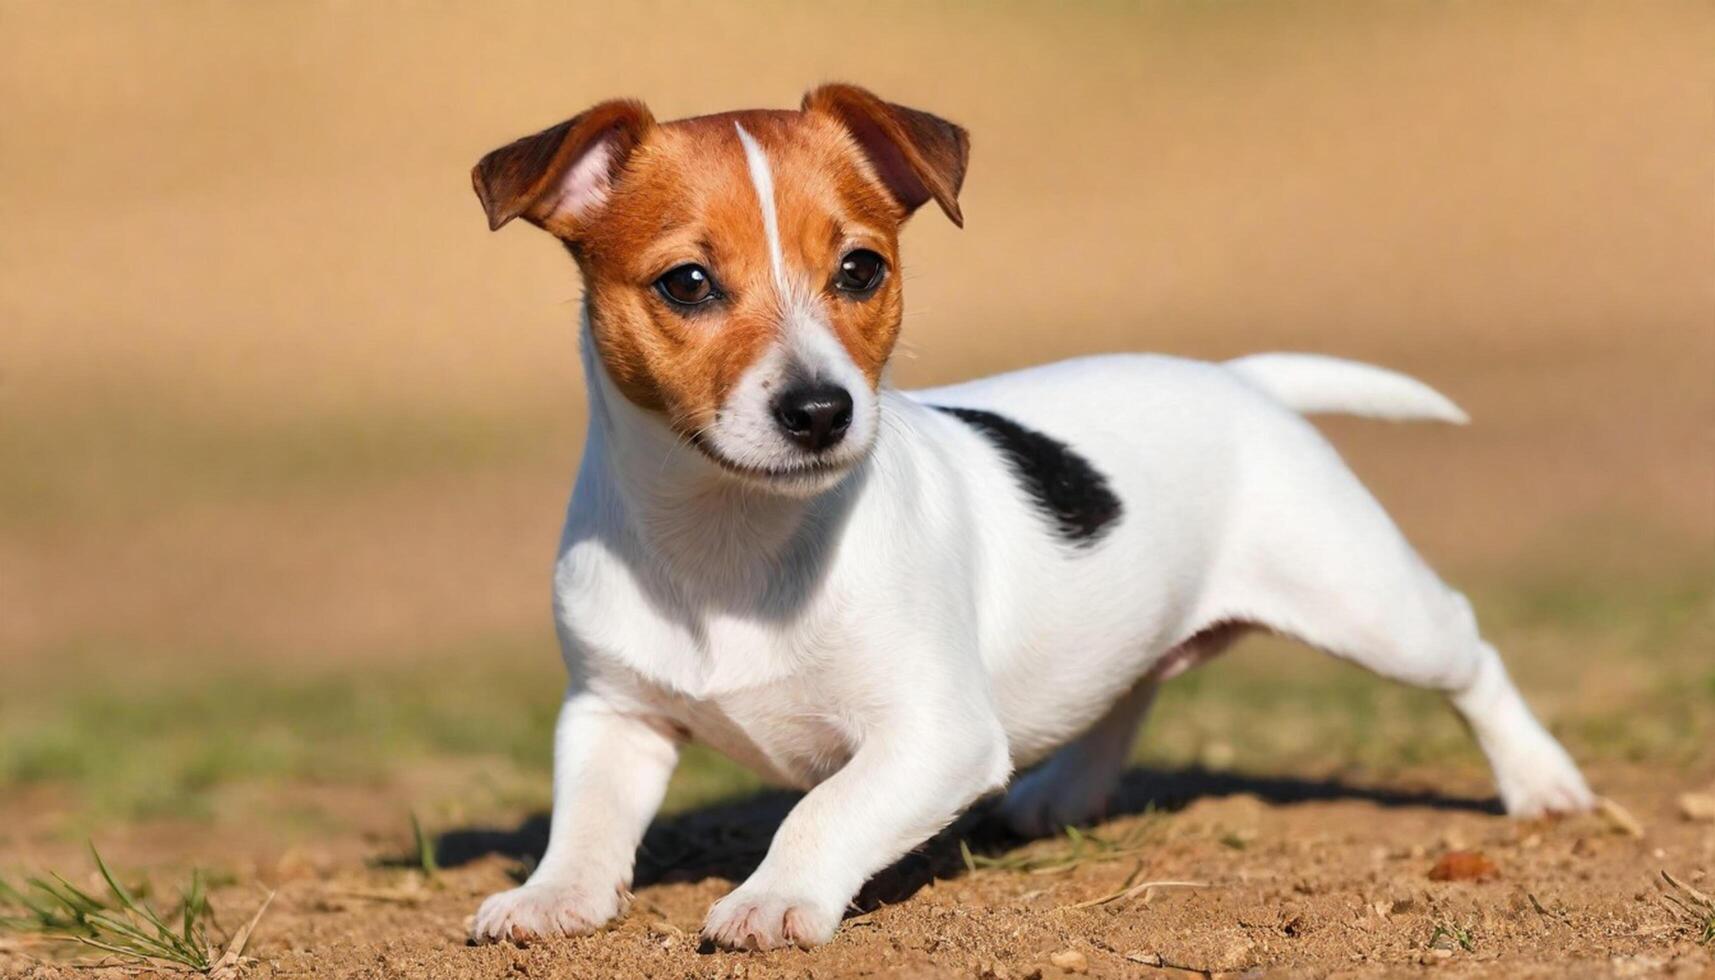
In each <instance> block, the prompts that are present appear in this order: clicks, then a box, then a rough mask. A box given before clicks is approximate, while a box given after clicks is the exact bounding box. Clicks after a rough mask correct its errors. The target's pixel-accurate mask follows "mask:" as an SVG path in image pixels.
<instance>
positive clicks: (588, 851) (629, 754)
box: [470, 690, 678, 942]
mask: <svg viewBox="0 0 1715 980" xmlns="http://www.w3.org/2000/svg"><path fill="white" fill-rule="evenodd" d="M669 731H670V730H669V729H668V728H667V727H666V726H665V725H660V724H656V723H654V722H652V721H651V720H650V719H649V718H648V717H646V716H644V715H641V714H638V713H635V712H628V711H625V710H622V709H621V708H620V707H618V706H616V705H614V704H612V703H610V702H609V701H607V700H606V699H604V698H602V697H600V696H599V695H596V694H593V693H591V692H589V691H583V690H573V691H570V692H568V693H567V695H566V700H565V703H564V704H563V705H561V707H560V720H559V722H558V724H557V725H556V726H555V728H554V813H553V817H552V819H551V821H550V823H549V828H548V850H547V853H545V854H543V855H542V862H541V863H540V864H538V865H537V866H536V870H535V872H534V873H533V874H531V875H530V880H529V881H527V882H525V883H524V885H523V886H521V887H519V888H514V889H512V890H511V891H505V892H500V893H499V894H496V895H491V896H489V897H488V899H487V900H486V901H484V902H483V903H482V907H481V908H480V909H478V910H477V913H476V919H475V921H474V922H473V924H472V926H471V931H470V934H471V938H472V939H475V940H477V941H479V942H492V941H495V940H507V939H510V940H513V941H515V942H525V941H528V940H530V939H536V938H543V937H547V936H561V935H566V936H570V935H578V934H581V933H587V932H593V931H595V930H596V929H598V928H600V927H601V926H602V925H603V924H605V923H606V922H607V921H608V920H610V919H612V918H613V917H614V916H616V915H619V914H620V913H621V912H623V911H625V906H626V903H627V902H628V901H629V899H630V892H629V891H628V889H629V888H630V887H631V871H632V865H633V863H634V862H635V860H636V858H637V845H638V843H639V842H640V841H641V840H642V839H643V831H644V830H645V829H646V828H647V827H648V826H649V821H650V819H651V818H653V817H654V816H655V811H656V810H657V809H659V808H660V806H661V797H662V795H663V794H665V793H666V790H667V779H668V777H669V776H671V775H672V772H673V765H674V762H675V761H676V760H677V758H678V745H677V743H676V742H675V741H674V740H673V738H672V737H671V735H670V734H669Z"/></svg>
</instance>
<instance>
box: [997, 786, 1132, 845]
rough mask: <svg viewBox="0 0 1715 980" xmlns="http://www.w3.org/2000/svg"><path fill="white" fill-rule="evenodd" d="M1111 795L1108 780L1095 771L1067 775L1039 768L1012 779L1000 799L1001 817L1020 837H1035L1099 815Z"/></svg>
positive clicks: (1076, 824) (1093, 818) (1078, 823)
mask: <svg viewBox="0 0 1715 980" xmlns="http://www.w3.org/2000/svg"><path fill="white" fill-rule="evenodd" d="M1112 795H1113V784H1112V782H1111V781H1110V780H1108V779H1106V778H1104V777H1099V776H1095V775H1091V776H1088V777H1087V778H1067V776H1066V774H1065V773H1064V772H1061V771H1054V770H1048V769H1043V770H1038V771H1036V772H1033V773H1029V774H1027V775H1025V776H1024V778H1022V779H1020V780H1019V781H1018V782H1016V783H1014V784H1013V786H1012V788H1011V789H1010V790H1008V791H1007V793H1006V796H1005V797H1004V798H1002V800H1001V802H1000V810H999V812H1000V817H1001V819H1002V820H1004V821H1006V825H1007V827H1008V828H1009V829H1010V830H1011V831H1012V832H1013V833H1015V834H1017V835H1018V836H1020V837H1025V838H1030V839H1035V838H1038V837H1049V836H1052V835H1054V834H1058V833H1060V832H1061V831H1062V830H1064V829H1065V828H1067V827H1075V826H1079V825H1081V824H1086V823H1089V822H1091V821H1093V820H1096V819H1099V818H1100V817H1101V816H1102V814H1103V813H1104V812H1105V811H1106V809H1107V805H1108V798H1109V797H1110V796H1112Z"/></svg>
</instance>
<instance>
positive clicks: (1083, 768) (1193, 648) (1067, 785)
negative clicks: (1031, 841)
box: [1000, 623, 1249, 837]
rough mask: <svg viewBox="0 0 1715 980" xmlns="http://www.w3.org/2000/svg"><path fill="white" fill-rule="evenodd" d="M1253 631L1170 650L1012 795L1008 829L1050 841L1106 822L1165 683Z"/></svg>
mask: <svg viewBox="0 0 1715 980" xmlns="http://www.w3.org/2000/svg"><path fill="white" fill-rule="evenodd" d="M1248 628H1249V626H1248V624H1245V623H1223V624H1221V625H1218V626H1215V627H1212V628H1210V629H1207V630H1204V631H1203V632H1201V633H1198V634H1197V635H1196V636H1193V637H1191V638H1190V639H1189V640H1186V641H1185V642H1184V643H1181V644H1179V646H1177V647H1175V648H1173V649H1172V650H1170V651H1169V652H1168V653H1167V655H1166V656H1164V657H1162V658H1161V660H1160V662H1159V663H1157V664H1156V666H1155V668H1154V669H1152V670H1151V671H1150V672H1149V673H1147V674H1145V675H1144V676H1143V677H1142V678H1140V679H1139V680H1138V682H1137V683H1136V684H1134V685H1132V688H1131V690H1129V691H1127V692H1126V693H1125V694H1124V695H1123V696H1121V697H1120V699H1119V700H1118V701H1115V702H1114V704H1113V706H1112V707H1110V708H1109V709H1108V710H1107V713H1106V714H1104V715H1102V717H1100V718H1098V719H1097V720H1096V723H1095V724H1094V725H1091V726H1090V727H1089V729H1088V730H1086V731H1085V732H1084V734H1082V735H1080V736H1078V737H1077V739H1075V740H1073V741H1071V742H1068V743H1067V744H1066V745H1064V746H1061V747H1060V749H1059V750H1058V751H1056V752H1055V753H1054V754H1053V755H1051V756H1049V757H1048V760H1047V761H1046V762H1044V763H1042V764H1041V765H1040V766H1037V767H1036V768H1035V769H1032V770H1031V771H1030V772H1028V773H1026V774H1025V775H1024V776H1023V777H1021V778H1020V779H1019V780H1018V781H1017V782H1016V783H1014V784H1013V785H1012V788H1011V789H1009V790H1007V793H1006V798H1005V799H1003V800H1002V801H1001V804H1000V815H1001V817H1002V819H1004V820H1005V821H1006V823H1007V826H1008V827H1010V828H1012V830H1013V832H1014V833H1017V834H1019V835H1020V836H1024V837H1045V836H1047V835H1049V834H1053V833H1058V832H1059V831H1060V830H1062V829H1063V828H1065V827H1068V826H1076V825H1078V824H1084V823H1089V822H1090V821H1093V820H1097V819H1100V818H1101V817H1102V816H1103V814H1104V813H1105V811H1106V809H1107V806H1108V802H1109V801H1110V800H1111V799H1112V797H1113V794H1114V789H1115V787H1116V786H1117V785H1118V784H1119V779H1120V775H1121V774H1122V773H1124V772H1125V764H1126V762H1127V760H1129V759H1130V758H1131V749H1132V745H1133V744H1134V743H1135V742H1136V741H1137V731H1138V729H1139V728H1141V727H1143V720H1144V718H1145V717H1147V716H1148V714H1149V706H1150V704H1152V703H1153V702H1154V701H1155V692H1156V690H1157V689H1158V688H1159V687H1160V684H1161V682H1162V681H1164V680H1166V679H1168V678H1169V677H1172V676H1174V675H1177V674H1179V673H1182V672H1184V671H1186V670H1189V669H1190V668H1192V667H1194V666H1196V665H1197V664H1200V663H1202V662H1203V661H1205V660H1208V659H1210V658H1211V657H1214V656H1215V655H1217V654H1219V653H1220V652H1221V651H1223V650H1225V649H1226V648H1227V647H1228V646H1230V645H1231V644H1232V642H1233V641H1234V640H1235V639H1237V638H1238V637H1239V636H1240V635H1241V634H1242V633H1244V632H1245V631H1246V630H1247V629H1248Z"/></svg>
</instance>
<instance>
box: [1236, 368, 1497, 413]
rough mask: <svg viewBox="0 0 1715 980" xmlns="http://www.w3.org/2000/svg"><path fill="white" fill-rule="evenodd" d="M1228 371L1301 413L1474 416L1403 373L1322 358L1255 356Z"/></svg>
mask: <svg viewBox="0 0 1715 980" xmlns="http://www.w3.org/2000/svg"><path fill="white" fill-rule="evenodd" d="M1226 367H1227V369H1228V370H1230V371H1232V372H1233V373H1234V374H1237V375H1238V376H1239V377H1241V378H1243V379H1244V380H1245V381H1246V382H1248V383H1250V384H1251V385H1252V386H1253V387H1256V388H1260V389H1261V390H1262V391H1263V392H1264V393H1266V394H1268V395H1270V396H1271V397H1273V398H1274V399H1275V400H1276V401H1278V402H1280V403H1281V404H1283V405H1285V406H1286V407H1287V408H1290V409H1292V410H1293V411H1295V412H1298V413H1300V414H1302V415H1313V414H1316V413H1336V414H1342V415H1360V416H1363V417H1365V418H1372V419H1387V420H1389V421H1393V422H1409V421H1419V420H1423V421H1433V422H1451V423H1452V424H1454V425H1464V424H1465V423H1466V422H1469V421H1470V420H1471V419H1470V416H1468V415H1466V414H1465V413H1464V412H1463V411H1461V410H1460V408H1459V406H1457V405H1455V404H1453V402H1452V401H1450V400H1449V399H1448V398H1447V396H1445V395H1443V394H1441V393H1440V392H1438V391H1436V390H1435V389H1434V388H1431V387H1429V386H1428V385H1426V384H1424V383H1423V382H1421V381H1418V380H1417V379H1416V378H1409V377H1406V376H1405V375H1403V374H1400V373H1399V372H1398V371H1389V370H1387V369H1386V368H1379V367H1375V366H1373V365H1370V364H1360V363H1358V362H1357V361H1345V360H1341V359H1340V358H1337V357H1323V356H1322V355H1320V354H1252V355H1250V356H1248V357H1240V358H1235V359H1234V360H1231V361H1228V362H1227V363H1226Z"/></svg>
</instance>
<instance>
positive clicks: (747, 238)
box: [471, 85, 969, 473]
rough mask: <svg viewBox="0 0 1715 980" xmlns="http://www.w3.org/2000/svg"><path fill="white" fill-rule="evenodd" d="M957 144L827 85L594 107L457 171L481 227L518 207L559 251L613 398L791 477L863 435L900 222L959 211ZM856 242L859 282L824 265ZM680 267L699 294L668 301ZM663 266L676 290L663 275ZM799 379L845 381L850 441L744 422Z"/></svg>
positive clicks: (709, 448) (885, 335)
mask: <svg viewBox="0 0 1715 980" xmlns="http://www.w3.org/2000/svg"><path fill="white" fill-rule="evenodd" d="M747 143H748V144H750V145H749V146H747ZM968 151H969V141H968V139H967V137H966V135H965V132H964V130H962V129H960V128H959V127H958V126H956V125H954V124H952V123H949V122H946V121H945V120H942V119H939V118H937V117H935V116H932V115H929V114H928V113H925V112H919V111H917V110H914V109H908V108H905V107H903V106H897V105H893V104H891V103H888V102H884V101H882V100H881V99H879V98H877V97H876V96H874V95H872V94H870V93H869V92H866V91H864V90H863V89H860V88H856V87H853V86H849V85H826V86H822V87H821V88H818V89H815V90H813V91H811V92H810V93H808V94H807V95H806V96H805V97H804V101H803V104H802V107H801V108H800V109H799V110H798V111H783V110H750V111H745V112H733V113H722V114H719V115H712V116H700V117H697V118H693V119H683V120H678V121H675V122H668V123H658V122H656V121H655V119H654V117H653V116H651V115H650V113H649V110H648V109H647V108H646V107H644V106H643V105H642V104H641V103H638V102H631V101H616V102H605V103H602V104H600V105H597V106H595V107H594V108H591V109H589V110H587V111H585V112H583V113H581V114H579V115H577V116H575V117H573V118H571V119H569V120H567V121H565V122H563V123H560V124H559V125H557V126H554V127H552V128H550V129H547V130H544V131H543V132H541V133H538V134H536V135H534V136H528V137H525V138H524V139H521V140H518V141H516V142H514V143H511V144H509V145H507V146H505V147H502V148H500V149H498V150H495V151H494V152H492V153H490V154H488V155H487V156H485V157H483V158H482V161H481V162H480V163H478V164H477V165H476V168H475V169H474V170H473V171H472V174H471V176H472V181H473V183H474V184H475V187H476V192H477V196H478V197H479V198H480V199H481V201H482V204H483V208H484V209H485V211H486V212H487V214H488V218H489V224H490V226H491V227H493V228H499V227H500V226H502V225H504V224H506V223H507V222H508V221H510V220H511V219H513V218H515V217H522V218H524V219H525V220H527V221H530V222H531V223H533V224H536V225H538V226H539V227H541V228H543V229H545V230H547V231H549V232H551V233H552V234H554V235H555V236H556V237H558V238H560V239H561V240H562V241H564V242H565V243H566V245H567V246H568V247H569V248H570V250H571V252H572V254H573V256H574V257H575V258H576V259H577V262H578V266H579V268H580V270H581V271H582V273H583V277H584V282H585V286H586V289H587V291H588V302H589V310H590V333H591V340H592V342H593V344H594V348H595V352H596V354H597V356H598V357H599V359H600V361H601V364H602V367H603V368H604V369H605V371H606V372H607V374H608V376H609V377H610V378H611V379H612V381H613V383H614V385H615V387H616V388H618V390H619V391H620V392H621V393H622V394H623V395H624V397H625V398H626V399H628V400H629V401H631V402H633V403H635V404H636V405H638V406H640V407H642V408H644V409H647V410H650V411H654V412H659V413H661V414H662V415H663V416H664V417H665V418H666V420H667V421H668V423H669V424H670V425H672V426H673V427H674V428H675V429H677V430H678V431H679V432H680V433H681V434H683V435H686V436H689V437H691V438H692V440H693V441H694V442H696V443H697V444H698V445H699V446H700V447H701V448H703V449H704V451H705V452H708V453H710V455H712V456H714V457H715V458H716V459H717V460H718V461H720V462H723V463H729V464H737V467H736V468H739V469H742V470H757V471H761V472H763V473H768V472H790V471H796V470H801V469H803V468H805V467H807V466H809V465H810V464H811V463H816V464H818V465H821V464H832V465H838V464H842V463H847V462H850V461H851V460H852V459H854V458H856V456H857V455H861V452H862V450H863V449H864V448H867V439H868V437H869V436H870V435H873V432H874V419H873V418H868V419H860V418H858V417H857V416H858V415H861V414H862V413H863V412H864V411H866V410H867V411H868V412H869V413H870V414H871V415H872V416H873V412H874V405H875V393H876V390H877V388H878V386H879V384H880V380H881V374H882V369H883V367H884V366H885V364H886V362H887V359H888V357H889V355H890V354H891V353H892V350H893V346H894V342H895V340H896V338H897V337H898V333H899V324H900V316H901V309H902V307H901V296H900V277H899V276H898V274H897V270H898V267H899V262H898V232H899V227H900V225H901V224H903V223H904V221H905V220H906V219H907V218H908V217H909V216H910V215H911V214H912V212H914V211H915V210H916V209H917V208H918V207H920V206H922V205H923V204H925V203H927V202H928V201H931V200H933V201H935V202H936V203H937V204H939V205H940V207H941V209H942V210H943V211H945V212H946V214H947V216H948V217H949V218H951V219H952V220H953V221H954V222H956V223H962V220H963V219H962V215H961V214H960V211H959V205H958V192H959V187H960V185H961V183H962V182H963V179H964V172H965V162H966V159H967V155H968ZM765 194H766V195H767V196H768V197H769V198H770V200H766V201H765V200H763V199H762V198H763V197H764V195H765ZM776 242H777V247H776ZM859 250H867V251H869V252H873V253H874V254H875V255H876V256H879V257H880V260H881V263H882V270H881V275H880V277H879V280H878V281H877V282H876V283H875V284H874V285H873V288H870V289H867V290H861V291H860V290H853V289H851V288H849V287H850V286H851V284H852V282H853V281H855V280H854V279H853V278H852V275H853V274H852V269H853V266H852V265H850V264H847V265H846V266H845V270H846V271H845V273H843V274H842V263H849V262H851V261H861V262H869V261H870V260H869V259H868V258H867V257H860V258H859V259H857V260H853V259H852V256H854V253H856V252H858V251H859ZM687 267H695V268H696V269H699V270H702V271H703V273H704V274H705V277H704V280H703V282H704V284H706V285H707V287H708V289H709V298H707V299H703V300H702V301H701V302H698V303H696V304H692V305H686V304H682V303H679V302H676V301H675V299H674V297H675V296H676V295H681V293H684V294H689V293H692V292H694V291H696V290H698V289H700V288H701V287H700V286H699V285H698V282H699V280H697V273H694V272H689V273H688V272H684V271H683V270H685V269H686V268H687ZM869 267H870V266H867V265H864V266H859V267H857V271H858V272H859V273H861V272H864V271H867V269H868V268H869ZM675 270H680V271H679V273H678V275H679V276H680V277H681V278H680V279H679V280H676V281H678V282H679V283H680V284H681V285H686V284H689V285H688V286H687V287H686V288H685V289H684V290H681V291H680V292H675V291H673V290H671V289H668V288H667V287H665V286H663V277H664V276H666V274H668V273H670V272H674V271H675ZM683 277H689V278H683ZM842 359H843V362H844V363H840V362H841V361H842ZM812 381H818V382H825V383H828V384H835V385H844V386H845V387H846V388H861V389H863V390H862V391H853V392H851V394H852V395H853V398H854V401H855V402H856V403H857V404H856V405H855V406H854V415H853V418H852V419H851V431H852V433H853V435H854V436H857V437H859V438H854V439H851V440H848V441H847V442H848V444H847V445H845V446H843V447H838V449H839V451H838V452H836V451H834V450H833V449H829V450H827V451H826V452H823V451H822V450H821V449H817V450H816V453H814V454H812V455H814V456H815V457H816V458H814V459H811V458H809V456H807V455H806V454H805V452H804V451H803V448H802V447H801V446H797V447H795V446H794V445H793V444H792V442H791V440H790V439H787V438H784V437H781V434H780V433H778V432H771V424H770V423H768V422H767V419H766V418H758V417H757V416H759V414H761V415H766V414H767V412H768V411H769V410H768V408H767V405H768V404H770V402H769V398H772V397H774V396H772V395H769V396H764V395H762V394H759V393H758V390H762V391H772V392H775V393H778V392H780V391H781V390H783V389H785V388H787V387H790V386H792V385H794V384H808V383H811V382H812ZM759 400H760V402H759ZM759 404H760V406H761V407H759ZM777 437H778V438H777Z"/></svg>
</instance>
